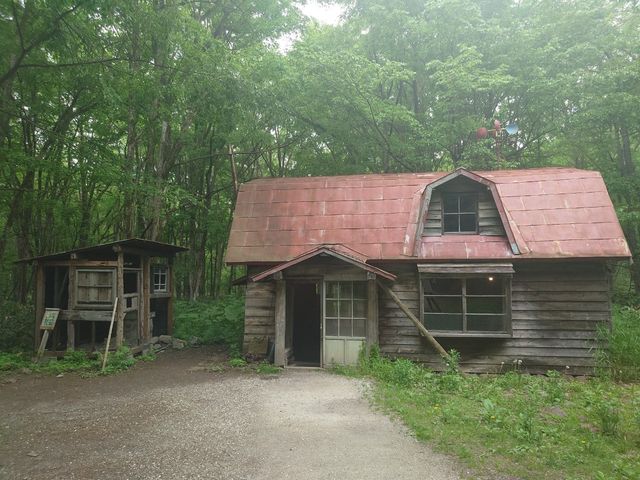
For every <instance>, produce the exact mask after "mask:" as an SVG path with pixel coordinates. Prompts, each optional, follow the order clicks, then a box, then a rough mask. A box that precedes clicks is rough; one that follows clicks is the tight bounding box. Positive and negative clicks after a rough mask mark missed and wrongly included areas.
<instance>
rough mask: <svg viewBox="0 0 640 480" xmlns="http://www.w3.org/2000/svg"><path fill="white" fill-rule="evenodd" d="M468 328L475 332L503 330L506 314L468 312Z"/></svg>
mask: <svg viewBox="0 0 640 480" xmlns="http://www.w3.org/2000/svg"><path fill="white" fill-rule="evenodd" d="M467 330H468V331H470V332H471V331H474V332H503V331H505V330H506V328H505V325H504V315H469V314H467Z"/></svg>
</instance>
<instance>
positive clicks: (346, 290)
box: [340, 282, 353, 298]
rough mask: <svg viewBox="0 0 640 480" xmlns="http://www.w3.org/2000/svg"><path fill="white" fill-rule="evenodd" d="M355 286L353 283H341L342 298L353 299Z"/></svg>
mask: <svg viewBox="0 0 640 480" xmlns="http://www.w3.org/2000/svg"><path fill="white" fill-rule="evenodd" d="M352 297H353V286H352V284H351V282H340V298H352Z"/></svg>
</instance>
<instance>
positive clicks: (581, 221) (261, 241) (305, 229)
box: [226, 168, 630, 263]
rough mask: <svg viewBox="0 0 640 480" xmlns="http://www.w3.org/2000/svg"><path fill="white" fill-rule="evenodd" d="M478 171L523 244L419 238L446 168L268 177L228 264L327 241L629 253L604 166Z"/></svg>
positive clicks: (421, 253) (394, 249) (486, 251)
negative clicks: (426, 207) (431, 193)
mask: <svg viewBox="0 0 640 480" xmlns="http://www.w3.org/2000/svg"><path fill="white" fill-rule="evenodd" d="M472 173H473V174H474V175H477V176H479V177H481V178H482V179H484V180H486V181H487V182H490V184H491V185H492V187H495V191H496V192H497V195H498V200H499V201H500V202H501V203H502V207H503V208H504V216H505V217H506V219H507V221H508V225H505V228H506V229H508V230H509V231H510V233H511V234H512V236H513V241H514V243H515V244H516V245H517V249H515V250H514V249H513V248H512V246H511V245H510V243H509V240H508V239H507V238H506V237H504V238H503V237H488V236H481V235H444V236H441V237H422V236H419V237H416V230H417V228H418V225H419V217H420V209H421V204H422V202H423V201H424V196H423V193H424V192H425V189H426V187H427V186H428V185H429V184H431V183H432V182H434V181H437V180H439V179H440V178H442V177H444V176H446V175H449V174H448V173H406V174H375V175H350V176H336V177H302V178H270V179H258V180H253V181H251V182H249V183H246V184H243V185H242V186H241V187H240V192H239V194H238V200H237V204H236V209H235V213H234V217H233V223H232V226H231V234H230V237H229V246H228V249H227V257H226V261H227V262H228V263H280V262H286V261H289V260H291V259H293V258H295V257H297V256H299V255H302V254H304V253H305V252H308V251H310V250H312V249H314V248H315V247H319V246H321V245H326V244H333V245H337V244H342V245H344V246H346V247H348V248H350V249H353V250H356V251H358V252H360V253H361V254H362V255H363V257H365V258H366V259H367V261H373V260H392V259H402V260H410V259H416V260H425V259H431V260H462V259H465V260H485V259H506V258H572V257H576V258H586V257H589V258H598V257H601V258H620V257H622V258H628V257H630V253H629V248H628V246H627V244H626V241H625V239H624V235H623V233H622V229H621V228H620V224H619V223H618V219H617V217H616V214H615V211H614V209H613V205H612V204H611V200H610V198H609V195H608V193H607V190H606V187H605V185H604V182H603V180H602V177H601V176H600V174H599V173H598V172H593V171H586V170H578V169H572V168H542V169H531V170H495V171H488V172H472ZM416 238H417V243H416ZM514 251H515V252H518V254H516V253H514Z"/></svg>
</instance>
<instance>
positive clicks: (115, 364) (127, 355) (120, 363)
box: [98, 346, 136, 375]
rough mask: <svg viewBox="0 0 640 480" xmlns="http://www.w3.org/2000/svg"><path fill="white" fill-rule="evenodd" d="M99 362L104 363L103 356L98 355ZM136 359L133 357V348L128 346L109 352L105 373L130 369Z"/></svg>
mask: <svg viewBox="0 0 640 480" xmlns="http://www.w3.org/2000/svg"><path fill="white" fill-rule="evenodd" d="M98 362H99V363H100V365H102V356H101V355H98ZM135 363H136V361H135V359H134V358H133V354H132V353H131V349H130V348H129V347H126V346H122V347H120V348H118V350H116V351H115V352H112V353H109V356H108V357H107V366H106V367H105V369H104V372H103V373H104V374H105V375H109V374H112V373H117V372H122V371H124V370H128V369H129V368H131V367H132V366H133V365H135Z"/></svg>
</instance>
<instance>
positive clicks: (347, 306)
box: [340, 300, 353, 318]
mask: <svg viewBox="0 0 640 480" xmlns="http://www.w3.org/2000/svg"><path fill="white" fill-rule="evenodd" d="M351 307H352V305H351V300H340V318H351V317H352V316H353V310H352V308H351Z"/></svg>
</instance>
